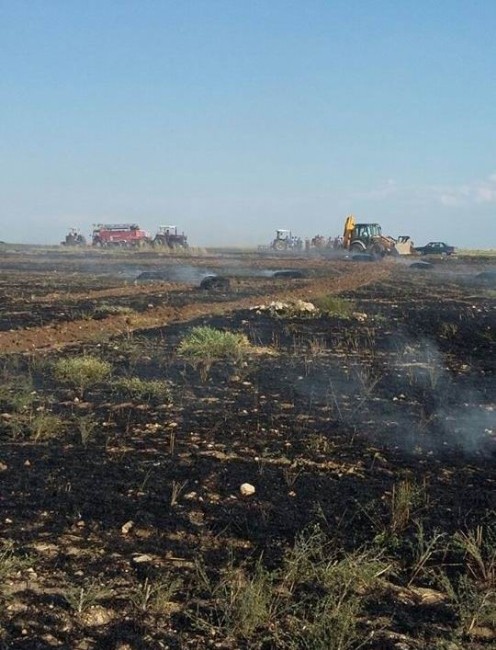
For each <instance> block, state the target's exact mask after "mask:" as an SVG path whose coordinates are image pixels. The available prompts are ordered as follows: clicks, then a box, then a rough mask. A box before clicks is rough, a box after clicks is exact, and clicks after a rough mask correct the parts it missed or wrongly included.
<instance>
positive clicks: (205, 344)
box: [179, 326, 250, 360]
mask: <svg viewBox="0 0 496 650" xmlns="http://www.w3.org/2000/svg"><path fill="white" fill-rule="evenodd" d="M249 348H250V342H249V341H248V338H247V337H246V336H245V335H244V334H239V333H236V332H223V331H222V330H218V329H215V328H214V327H208V326H201V327H194V328H193V329H192V330H191V331H190V332H189V334H187V335H186V336H185V337H184V338H183V340H182V341H181V343H180V344H179V354H181V355H183V356H185V357H189V358H192V359H235V360H239V359H240V358H241V357H242V356H243V355H244V353H245V352H246V351H247V350H248V349H249Z"/></svg>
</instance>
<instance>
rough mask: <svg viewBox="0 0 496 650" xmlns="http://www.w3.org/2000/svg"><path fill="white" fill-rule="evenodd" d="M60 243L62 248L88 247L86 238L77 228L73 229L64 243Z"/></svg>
mask: <svg viewBox="0 0 496 650" xmlns="http://www.w3.org/2000/svg"><path fill="white" fill-rule="evenodd" d="M60 243H61V245H62V246H86V237H85V236H84V235H82V234H81V233H80V232H79V230H77V229H76V228H71V229H70V230H69V232H68V233H67V235H66V236H65V239H64V241H63V242H60Z"/></svg>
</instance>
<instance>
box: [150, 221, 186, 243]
mask: <svg viewBox="0 0 496 650" xmlns="http://www.w3.org/2000/svg"><path fill="white" fill-rule="evenodd" d="M153 244H154V245H155V246H168V247H169V248H188V247H189V245H188V237H187V236H186V235H185V234H184V232H183V233H181V234H179V233H178V232H177V226H159V227H158V232H157V234H156V235H155V237H154V238H153Z"/></svg>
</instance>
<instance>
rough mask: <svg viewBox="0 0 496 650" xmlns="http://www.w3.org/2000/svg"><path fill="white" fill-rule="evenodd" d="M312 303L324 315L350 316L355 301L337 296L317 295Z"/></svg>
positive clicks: (353, 309)
mask: <svg viewBox="0 0 496 650" xmlns="http://www.w3.org/2000/svg"><path fill="white" fill-rule="evenodd" d="M313 303H314V305H315V306H316V307H317V308H318V309H319V311H320V312H321V313H322V314H325V315H326V316H339V317H340V318H351V317H352V315H353V312H354V311H355V303H354V302H353V301H351V300H347V299H346V298H340V297H339V296H319V297H318V298H315V299H314V301H313Z"/></svg>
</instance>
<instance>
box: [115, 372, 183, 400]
mask: <svg viewBox="0 0 496 650" xmlns="http://www.w3.org/2000/svg"><path fill="white" fill-rule="evenodd" d="M116 387H117V389H118V390H120V391H122V392H123V393H125V394H126V395H129V397H132V398H133V399H137V400H141V401H144V402H155V403H157V402H162V403H164V402H165V403H169V402H170V401H171V394H170V390H169V386H168V384H167V382H165V381H161V380H159V379H141V378H140V377H125V378H123V379H120V380H119V381H118V382H117V384H116Z"/></svg>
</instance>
